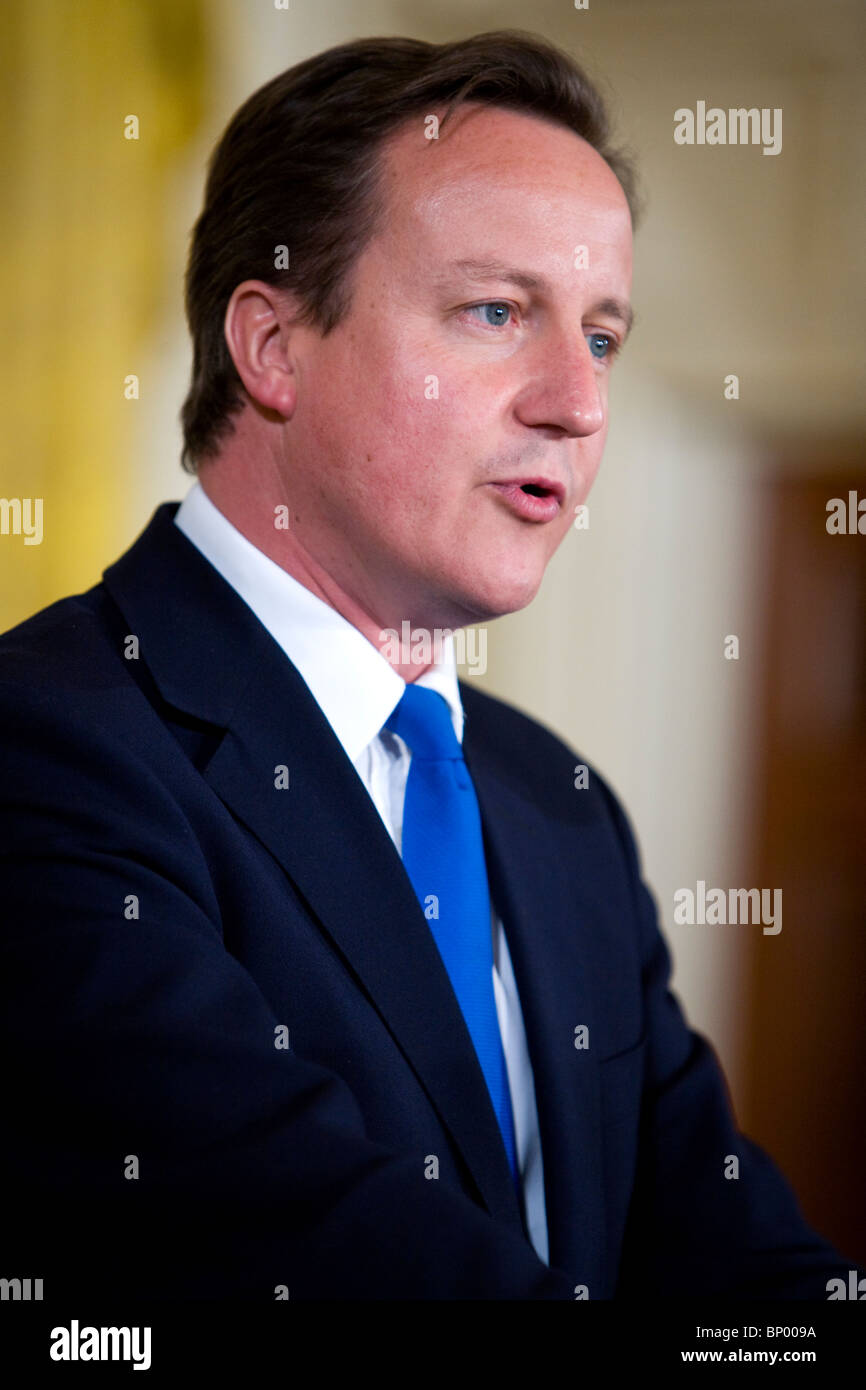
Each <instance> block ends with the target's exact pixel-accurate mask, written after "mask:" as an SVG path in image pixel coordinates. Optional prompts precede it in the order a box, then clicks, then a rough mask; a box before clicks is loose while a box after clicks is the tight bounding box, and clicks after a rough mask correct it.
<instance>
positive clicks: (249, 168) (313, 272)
mask: <svg viewBox="0 0 866 1390" xmlns="http://www.w3.org/2000/svg"><path fill="white" fill-rule="evenodd" d="M470 100H471V101H477V102H486V103H488V104H490V105H493V106H505V107H509V108H511V109H515V110H518V111H525V112H526V113H527V114H529V115H535V116H541V117H544V118H546V119H548V120H552V121H555V122H557V123H559V124H560V125H564V126H567V127H568V128H570V129H571V130H573V131H574V132H575V133H576V134H577V135H580V136H582V137H583V139H584V140H586V141H587V142H588V143H589V144H590V145H592V147H593V148H594V149H595V150H597V151H598V153H599V154H600V155H601V156H602V158H603V159H605V160H606V161H607V163H608V164H609V166H610V168H611V169H612V170H613V172H614V173H615V174H616V176H617V178H618V179H619V181H620V183H621V185H622V188H623V191H624V193H625V195H626V198H627V200H628V204H629V207H630V209H631V214H632V220H633V222H634V223H636V222H637V214H638V206H637V202H638V199H637V189H636V176H635V171H634V166H633V164H632V162H631V159H630V158H629V156H628V155H626V154H625V152H624V151H622V150H619V149H614V148H612V147H611V143H610V141H611V134H610V121H609V118H608V113H607V111H606V109H605V105H604V102H603V100H602V97H601V95H600V94H599V92H598V90H597V89H596V88H595V86H594V85H593V84H592V82H591V81H590V80H589V78H588V77H587V76H586V74H585V73H584V72H583V71H582V70H581V68H580V67H578V65H577V64H576V63H575V62H574V61H573V60H572V59H571V58H570V57H569V56H568V55H567V54H566V53H563V52H562V51H561V50H560V49H558V48H556V47H555V46H554V45H553V44H551V43H549V42H547V40H545V39H542V38H539V37H538V36H537V35H534V34H528V33H522V32H521V31H519V30H512V29H508V30H497V31H495V32H492V33H486V34H476V35H475V36H474V37H472V38H469V39H463V40H460V41H458V42H455V43H443V44H433V43H423V42H421V41H420V40H418V39H404V38H384V39H358V40H356V41H354V42H352V43H345V44H340V45H339V46H338V47H336V48H330V49H328V50H327V51H326V52H324V53H319V54H317V55H316V56H315V57H313V58H308V59H306V60H305V61H304V62H302V63H298V64H297V65H296V66H295V67H292V68H289V69H287V71H286V72H283V73H280V75H279V76H278V77H275V78H273V79H272V80H271V81H270V82H268V83H266V84H265V86H263V87H260V88H259V90H258V91H257V92H254V93H253V95H252V96H251V97H249V98H248V100H247V101H245V102H244V104H243V106H241V107H240V109H239V110H238V111H236V113H235V115H234V116H233V117H232V119H231V121H230V122H229V124H228V126H227V128H226V130H225V132H224V134H223V136H222V138H221V139H220V141H219V143H218V144H217V146H216V148H215V149H214V151H213V154H212V155H211V158H210V162H209V165H208V176H207V183H206V187H205V198H204V207H203V210H202V212H201V215H200V217H199V218H198V221H197V222H196V224H195V227H194V229H193V233H192V244H191V247H190V255H189V263H188V266H187V273H186V314H187V321H188V323H189V328H190V333H191V335H192V342H193V364H192V380H191V384H190V389H189V393H188V395H187V398H186V400H185V402H184V404H183V408H182V410H181V422H182V424H183V436H184V447H183V454H182V461H183V466H184V468H185V469H186V470H187V471H188V472H190V473H194V472H195V471H196V468H197V465H198V463H199V461H200V460H201V459H203V458H206V457H208V456H209V455H213V454H215V453H216V452H217V451H218V445H219V440H220V439H221V438H222V437H223V436H224V435H226V434H228V433H230V432H231V431H232V429H233V428H234V426H233V423H232V420H231V416H232V415H233V414H235V413H236V412H237V411H238V410H240V409H241V408H242V406H243V404H244V399H245V393H244V391H243V386H242V383H241V380H240V377H239V376H238V374H237V371H236V369H235V366H234V363H233V362H232V359H231V356H230V354H229V351H228V347H227V345H226V341H225V335H224V332H223V322H224V319H225V312H226V307H227V305H228V302H229V299H230V298H231V295H232V293H233V291H234V289H235V288H236V286H237V285H239V284H241V283H242V281H244V280H248V279H256V280H263V281H265V282H266V283H267V284H270V285H274V286H277V287H279V288H281V289H284V290H290V291H292V292H293V293H294V294H295V295H296V296H297V299H298V303H299V306H300V316H301V319H302V321H303V322H305V323H308V324H312V325H314V326H315V327H317V328H318V329H319V331H320V332H321V333H323V334H327V333H329V332H330V331H331V330H332V329H333V328H335V327H336V326H337V324H338V323H339V322H340V320H341V319H342V318H343V316H344V315H345V314H346V312H347V311H348V309H349V306H350V302H351V286H350V278H351V276H350V273H351V270H352V268H353V266H354V264H355V262H356V260H357V259H358V257H359V256H360V254H361V253H362V251H363V250H364V248H365V247H366V246H367V244H368V243H369V241H370V239H371V237H372V235H373V233H374V231H375V228H376V225H377V218H378V216H379V214H380V212H381V208H382V202H383V199H382V196H381V183H380V179H379V175H380V172H381V170H380V159H379V155H380V151H381V147H382V144H383V141H384V140H385V138H386V136H388V135H390V134H391V133H392V132H395V131H396V130H397V128H398V127H399V126H401V125H402V124H403V123H404V122H405V121H406V120H407V119H408V118H409V117H411V116H413V115H417V114H419V113H423V114H425V115H426V114H429V113H431V110H432V109H433V108H434V107H437V106H441V105H443V104H447V105H446V110H445V113H444V115H443V117H442V121H441V122H440V128H441V125H442V124H444V122H445V121H446V120H447V119H448V117H449V116H450V115H451V113H452V111H453V110H454V109H455V107H457V106H458V105H460V104H461V103H462V102H466V101H470ZM281 246H283V247H286V248H287V249H288V252H289V254H288V261H289V264H288V266H281V265H279V257H278V255H277V248H278V247H281Z"/></svg>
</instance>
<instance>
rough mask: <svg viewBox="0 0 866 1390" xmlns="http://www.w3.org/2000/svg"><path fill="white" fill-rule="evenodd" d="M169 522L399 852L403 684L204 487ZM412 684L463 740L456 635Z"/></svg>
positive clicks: (505, 1013)
mask: <svg viewBox="0 0 866 1390" xmlns="http://www.w3.org/2000/svg"><path fill="white" fill-rule="evenodd" d="M175 525H177V526H179V527H180V529H181V531H183V533H184V535H185V536H186V537H187V538H188V539H189V540H190V541H191V542H192V543H193V545H194V546H195V547H196V549H197V550H199V551H201V553H202V555H204V557H205V559H206V560H209V561H210V563H211V564H212V565H213V566H214V568H215V569H216V570H218V571H219V573H220V574H221V575H222V577H223V579H225V580H226V582H227V583H228V584H230V585H231V587H232V588H233V589H234V590H235V591H236V592H237V593H238V594H239V595H240V597H241V598H242V599H243V600H244V602H245V603H246V604H247V606H248V607H249V608H251V609H252V611H253V612H254V613H255V615H256V617H257V618H258V619H259V621H260V622H261V623H262V625H263V626H264V627H265V628H266V629H267V630H268V632H269V633H270V634H271V636H272V637H273V639H274V641H275V642H276V643H277V644H278V645H279V646H280V647H282V649H283V651H284V652H285V653H286V656H287V657H288V658H289V660H290V661H291V662H292V663H293V664H294V666H295V667H296V668H297V670H298V671H299V673H300V675H301V676H302V677H303V679H304V681H305V682H306V684H307V686H308V687H309V689H310V691H311V693H312V695H313V698H314V699H315V700H316V702H317V704H318V705H319V707H320V708H321V710H322V713H323V714H324V716H325V718H326V719H327V721H328V723H329V724H330V725H331V728H332V729H333V731H334V733H335V734H336V736H337V738H338V739H339V741H340V743H341V744H342V745H343V748H344V749H345V751H346V753H347V754H348V757H349V759H350V760H351V762H352V763H353V764H354V766H355V768H356V770H357V772H358V775H359V777H360V778H361V780H362V782H363V783H364V786H365V787H366V789H367V791H368V792H369V794H370V797H371V799H372V801H373V804H374V805H375V807H376V810H377V811H378V812H379V815H380V816H381V817H382V820H383V821H384V823H385V826H386V827H387V830H388V832H389V834H390V835H391V838H392V839H393V841H394V843H395V845H396V847H397V850H398V852H399V851H400V847H401V838H402V829H403V800H404V796H405V792H406V778H407V776H408V773H409V765H410V762H411V753H410V751H409V749H408V747H407V746H406V744H405V743H404V742H403V740H402V739H401V738H400V737H399V736H398V735H396V734H393V733H391V732H390V730H387V729H384V728H383V725H384V724H385V721H386V720H387V719H388V717H389V716H390V715H391V713H392V712H393V710H394V709H395V708H396V706H397V704H398V703H399V701H400V698H401V696H402V694H403V691H404V690H405V688H406V684H405V681H404V680H403V678H402V677H401V676H399V675H398V674H397V672H396V671H395V670H394V668H393V667H392V666H391V665H390V664H389V662H388V661H387V660H386V658H385V657H384V656H383V655H382V654H381V652H379V651H378V650H377V648H376V647H374V646H373V644H372V642H369V641H368V640H367V638H366V637H364V636H363V635H362V633H361V632H359V631H358V629H357V628H356V627H353V626H352V624H351V623H350V622H348V621H347V619H345V618H343V617H342V616H341V614H339V613H338V612H337V610H336V609H335V608H332V607H331V605H330V604H328V603H325V602H324V600H323V599H320V598H318V597H317V595H316V594H314V593H312V592H311V590H309V589H307V588H306V587H305V586H304V585H303V584H301V583H299V581H298V580H296V579H294V578H293V577H292V576H291V575H290V574H287V573H286V571H285V570H284V569H281V568H280V566H279V565H277V564H276V563H275V562H274V561H273V560H270V559H268V557H267V556H266V555H265V554H264V553H263V552H262V551H261V550H258V549H257V548H256V546H254V545H253V544H252V543H251V542H250V541H248V540H247V539H246V537H245V536H243V535H241V533H240V531H238V530H237V528H236V527H234V526H233V525H232V524H231V522H230V521H228V520H227V518H226V517H225V516H223V514H222V512H220V511H219V510H218V509H217V508H216V507H215V506H214V504H213V503H212V502H211V501H210V499H209V498H208V496H207V494H206V493H205V491H204V489H203V488H202V486H201V484H200V483H198V482H196V483H195V484H194V485H193V487H192V488H191V490H190V492H189V493H188V495H187V496H186V498H185V499H184V501H183V502H182V503H181V505H180V507H179V509H178V512H177V515H176V516H175ZM350 673H351V676H350ZM417 684H418V685H425V686H428V687H430V688H431V689H433V690H436V691H438V692H439V694H440V695H442V696H444V698H445V700H446V701H447V703H448V707H449V709H450V711H451V718H452V721H453V723H454V732H455V734H456V735H457V738H458V740H459V741H460V742H461V743H462V741H463V705H462V702H461V699H460V690H459V687H458V684H457V665H456V661H455V657H454V644H453V639H452V638H450V637H449V638H447V640H446V641H445V642H444V643H443V656H442V660H441V661H440V662H438V663H435V662H434V664H433V665H432V666H431V667H430V668H429V669H428V670H427V671H425V672H424V674H423V676H420V677H419V678H418V681H417ZM492 929H493V992H494V996H495V1000H496V1013H497V1017H498V1019H499V1029H500V1032H501V1034H502V1046H503V1050H504V1052H505V1063H506V1068H507V1071H508V1082H509V1089H510V1091H511V1103H512V1108H513V1111H514V1130H515V1141H516V1145H517V1164H518V1168H519V1170H520V1176H521V1185H522V1190H523V1200H524V1203H525V1209H526V1222H527V1227H528V1230H529V1235H530V1239H531V1240H532V1244H533V1246H534V1247H535V1250H536V1252H537V1253H538V1255H539V1256H540V1258H541V1259H542V1260H544V1262H545V1263H547V1262H548V1240H547V1218H546V1213H545V1204H544V1173H543V1169H542V1162H541V1141H540V1137H539V1131H538V1113H537V1110H536V1104H535V1085H534V1082H533V1077H532V1067H531V1064H530V1061H529V1050H528V1048H527V1044H526V1032H525V1029H524V1026H523V1015H522V1013H521V1009H520V1000H519V998H518V994H517V985H516V983H515V979H514V971H513V969H512V965H511V957H510V955H509V951H508V942H507V941H506V937H505V931H504V929H503V926H502V923H501V921H500V920H499V919H498V917H496V915H495V913H494V915H493V921H492Z"/></svg>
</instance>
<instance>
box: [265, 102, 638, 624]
mask: <svg viewBox="0 0 866 1390" xmlns="http://www.w3.org/2000/svg"><path fill="white" fill-rule="evenodd" d="M452 122H453V125H452ZM385 157H386V161H387V162H386V169H387V177H386V191H387V209H386V212H385V215H384V217H383V218H382V221H381V224H380V228H379V230H378V232H377V234H376V236H375V238H374V239H373V241H372V242H371V243H370V245H369V246H368V248H367V249H366V251H365V252H364V253H363V255H362V256H361V257H360V258H359V260H358V262H357V265H356V268H355V273H354V277H353V282H352V284H353V297H352V306H351V310H350V312H349V314H348V315H347V317H346V318H345V319H344V320H343V321H342V322H341V323H340V325H339V326H338V327H337V328H336V329H335V330H334V331H333V332H332V333H331V334H329V335H328V336H327V337H325V338H322V337H321V336H320V335H319V334H317V333H316V332H315V331H314V330H311V329H302V330H300V332H299V336H298V337H297V338H296V348H297V356H296V364H297V373H298V397H297V405H296V408H295V411H294V414H293V415H292V418H291V420H290V422H289V424H288V425H287V427H286V464H285V467H286V486H287V494H288V497H289V499H290V504H291V511H292V527H293V530H294V540H295V542H297V543H300V544H301V545H302V546H303V548H304V549H305V550H307V552H308V553H309V554H310V555H313V556H315V557H316V560H317V562H318V563H319V564H321V565H323V566H324V568H325V569H326V570H327V572H328V573H329V574H330V575H331V576H332V577H333V579H335V580H336V581H337V582H338V583H339V584H340V585H341V587H342V588H343V589H344V591H345V592H347V593H349V594H351V596H352V597H353V599H354V600H355V601H356V602H358V603H359V604H360V605H361V606H362V607H363V609H364V611H365V612H367V613H368V614H369V615H370V616H371V617H372V618H374V620H376V621H378V622H380V623H381V625H382V626H383V627H393V626H395V625H398V624H399V622H400V621H402V620H403V619H408V620H409V621H410V622H412V623H413V624H414V625H415V626H425V627H430V628H432V627H435V626H440V627H447V626H451V627H454V626H457V625H459V624H463V623H466V622H471V621H477V620H479V619H484V618H492V617H497V616H500V615H501V614H504V613H509V612H513V611H515V610H517V609H519V608H522V607H524V606H525V605H526V604H527V603H529V602H530V600H531V599H532V598H533V597H534V595H535V593H536V591H537V589H538V587H539V584H540V583H541V579H542V577H543V574H544V570H545V567H546V565H547V563H548V561H549V560H550V558H551V556H552V555H553V553H554V551H555V550H556V549H557V547H558V546H559V544H560V542H561V541H562V540H563V538H564V537H565V535H566V534H567V532H568V531H569V528H570V527H571V526H572V523H573V521H574V517H575V509H576V507H577V506H578V505H579V504H581V503H582V502H584V500H585V499H586V496H587V494H588V492H589V490H590V487H591V485H592V483H593V480H594V478H595V475H596V473H597V471H598V467H599V463H600V461H601V455H602V450H603V447H604V442H605V437H606V434H607V423H608V418H607V417H608V388H609V378H610V371H611V364H612V360H613V357H614V354H615V352H616V349H617V346H618V345H620V344H621V343H622V342H623V341H624V338H625V335H626V331H627V323H626V322H625V319H626V318H627V316H628V297H629V293H630V288H631V242H632V234H631V219H630V215H629V210H628V205H627V203H626V199H625V195H624V193H623V191H622V188H621V186H620V184H619V182H618V180H617V179H616V177H615V176H614V174H613V173H612V172H611V170H610V169H609V168H608V166H607V165H606V164H605V162H604V161H603V160H602V159H601V157H600V156H599V155H598V154H597V153H596V152H595V151H594V150H593V149H592V148H591V147H590V146H589V145H588V144H587V143H586V142H585V141H583V140H581V139H580V138H579V137H578V136H576V135H574V134H573V133H572V132H571V131H569V130H566V129H565V128H561V127H559V126H556V125H554V124H552V123H548V122H545V121H542V120H537V119H535V118H533V117H529V116H525V115H522V114H519V113H516V112H511V111H507V110H504V109H497V108H488V107H484V106H481V105H478V104H473V105H470V106H466V107H464V108H462V109H461V110H459V111H458V112H457V113H455V116H454V117H452V118H451V120H450V121H449V123H448V124H447V125H446V127H445V128H444V130H443V131H442V132H441V138H440V139H439V140H438V141H437V140H431V141H428V140H426V139H425V138H424V123H423V121H422V119H421V118H420V117H419V118H418V119H417V120H414V121H412V122H411V123H410V125H409V126H408V127H407V128H405V129H403V130H401V131H400V132H399V133H398V134H397V135H396V136H395V137H394V138H393V139H392V141H391V142H390V143H389V146H388V147H387V152H386V156H385ZM580 248H585V251H581V249H580ZM526 488H528V489H530V491H529V492H527V491H525V490H524V489H526ZM533 492H535V493H536V494H537V493H541V496H538V495H536V496H533V495H532V493H533Z"/></svg>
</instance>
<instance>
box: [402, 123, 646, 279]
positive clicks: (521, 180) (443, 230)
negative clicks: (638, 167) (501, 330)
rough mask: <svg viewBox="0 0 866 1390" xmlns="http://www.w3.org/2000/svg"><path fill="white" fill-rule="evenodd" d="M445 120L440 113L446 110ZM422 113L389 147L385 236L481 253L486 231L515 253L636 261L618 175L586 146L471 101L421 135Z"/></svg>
mask: <svg viewBox="0 0 866 1390" xmlns="http://www.w3.org/2000/svg"><path fill="white" fill-rule="evenodd" d="M440 114H441V113H440ZM425 128H428V127H425V120H424V117H423V116H422V115H419V116H417V117H414V118H412V119H411V120H410V121H409V122H408V123H407V124H406V125H405V126H404V127H401V128H400V130H398V131H397V132H396V133H395V134H394V135H392V136H391V137H390V139H389V140H388V141H387V142H386V145H385V149H384V152H383V154H384V158H383V173H384V186H385V190H386V201H387V210H386V215H385V217H384V219H383V226H382V231H383V232H384V234H385V235H386V236H387V237H389V238H390V239H392V240H394V239H399V240H401V241H403V242H404V243H407V244H409V245H411V246H414V247H416V248H421V247H427V249H428V250H433V251H434V252H437V253H443V254H444V252H445V250H446V249H447V251H448V253H449V255H457V254H459V252H458V251H457V250H456V249H455V248H456V247H457V245H458V243H459V246H460V247H462V248H463V249H464V250H465V251H466V252H467V254H469V255H472V254H474V252H475V251H477V244H476V243H477V238H478V236H479V234H481V233H482V232H484V233H486V234H488V235H493V236H494V237H495V239H496V241H497V242H498V243H499V244H502V243H508V244H509V245H510V246H511V247H512V249H513V250H514V251H516V250H518V249H519V248H520V247H521V246H526V247H527V249H529V247H530V245H531V244H534V246H535V249H536V250H538V249H539V244H540V243H543V242H547V243H548V244H549V247H550V250H551V252H553V251H558V252H559V253H560V254H562V255H566V256H569V257H570V255H571V253H572V251H573V248H574V246H575V245H576V244H578V243H582V244H586V245H588V246H589V247H590V255H591V254H592V248H593V244H595V248H596V251H597V252H599V251H602V250H603V249H605V248H607V249H608V251H609V252H612V253H614V254H619V255H620V256H626V257H628V258H630V252H631V216H630V213H629V208H628V203H627V200H626V197H625V193H624V192H623V189H622V186H621V185H620V183H619V180H618V179H617V177H616V175H615V174H614V173H613V171H612V169H611V168H610V167H609V165H608V164H607V163H606V162H605V161H604V159H602V157H601V155H599V154H598V152H597V151H596V150H594V149H593V148H592V146H591V145H589V144H588V143H587V141H585V140H583V139H582V138H581V137H580V136H579V135H576V134H575V133H574V132H573V131H571V130H569V129H567V128H566V127H564V126H560V125H557V124H555V123H554V122H552V121H548V120H544V119H541V118H539V117H536V116H530V115H527V114H526V113H524V112H519V111H511V110H508V109H506V108H502V107H491V106H485V105H482V104H479V103H467V104H466V105H464V106H462V107H459V108H458V109H457V110H456V111H455V112H454V113H453V115H452V116H451V117H450V118H449V120H448V122H447V123H446V124H445V126H444V127H443V128H442V129H440V131H439V138H438V140H428V139H427V138H426V137H425Z"/></svg>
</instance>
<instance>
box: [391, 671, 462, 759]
mask: <svg viewBox="0 0 866 1390" xmlns="http://www.w3.org/2000/svg"><path fill="white" fill-rule="evenodd" d="M385 728H386V729H390V730H391V732H392V733H394V734H399V735H400V737H401V738H402V739H403V741H404V742H405V743H406V744H408V746H409V749H410V751H411V753H412V757H413V758H417V759H420V760H422V761H424V762H427V761H443V760H455V761H461V762H462V760H463V750H462V748H461V747H460V742H459V740H458V738H457V735H456V734H455V732H454V724H453V723H452V720H451V711H450V709H449V708H448V702H447V701H446V699H445V697H444V696H443V695H440V694H439V692H438V691H436V690H431V689H430V688H429V687H428V686H423V685H407V686H406V689H405V690H404V692H403V696H402V698H401V700H400V703H399V704H398V705H397V706H396V708H395V709H394V712H393V713H392V715H391V717H390V718H389V719H388V720H387V721H386V723H385Z"/></svg>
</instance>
